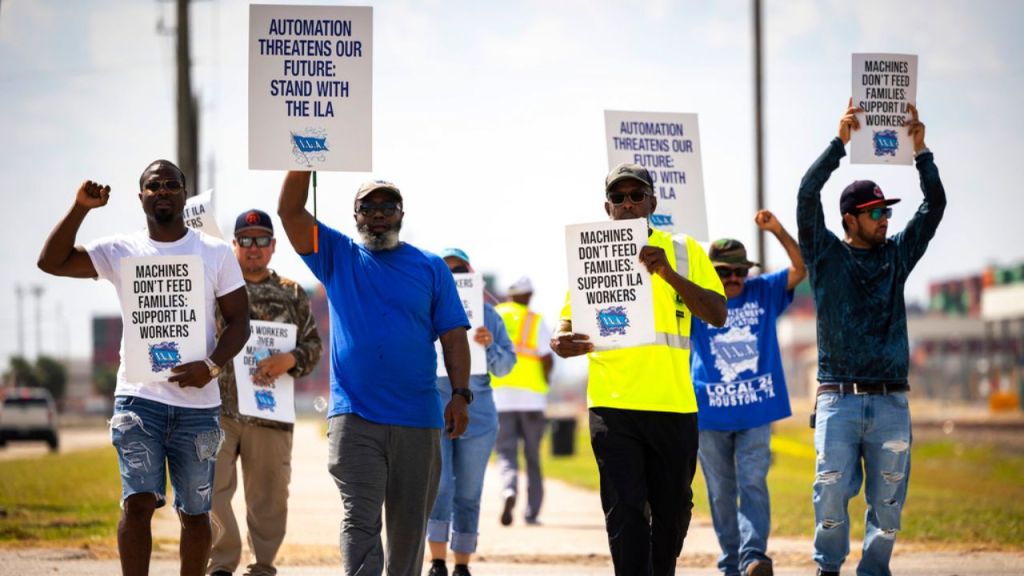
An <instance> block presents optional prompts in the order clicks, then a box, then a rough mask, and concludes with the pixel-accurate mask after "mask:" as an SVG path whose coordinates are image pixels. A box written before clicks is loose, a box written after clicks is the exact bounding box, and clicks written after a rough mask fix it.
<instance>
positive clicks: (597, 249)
mask: <svg viewBox="0 0 1024 576" xmlns="http://www.w3.org/2000/svg"><path fill="white" fill-rule="evenodd" d="M646 244H647V220H646V219H643V218H636V219H631V220H614V221H611V222H597V223H594V224H576V225H572V226H566V227H565V247H566V251H567V255H566V256H567V258H566V259H567V261H568V264H569V266H568V268H569V304H570V305H571V306H572V329H573V332H576V333H578V334H586V335H587V336H589V337H590V342H591V343H592V344H593V345H594V348H596V349H597V350H610V349H613V348H628V347H630V346H642V345H644V344H652V343H653V342H654V293H653V291H652V289H651V274H650V273H649V272H648V271H647V268H646V267H645V266H644V265H643V263H642V262H640V250H641V249H642V248H643V247H644V245H646Z"/></svg>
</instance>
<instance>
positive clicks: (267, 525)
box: [209, 210, 321, 576]
mask: <svg viewBox="0 0 1024 576" xmlns="http://www.w3.org/2000/svg"><path fill="white" fill-rule="evenodd" d="M276 242H277V241H276V240H275V239H274V225H273V222H272V221H271V220H270V216H268V215H267V213H266V212H263V211H260V210H247V211H245V212H243V213H241V214H239V216H238V218H237V220H236V221H235V239H234V241H233V245H234V248H235V256H236V257H237V258H238V263H239V265H241V267H242V275H243V276H244V277H245V288H246V291H247V292H248V293H249V315H250V317H251V318H252V319H253V320H266V321H271V322H282V323H288V324H294V325H295V326H296V327H297V331H296V339H295V349H294V350H292V351H291V352H283V353H278V354H273V355H270V356H269V357H266V358H263V359H261V360H260V361H259V363H258V364H257V365H256V372H255V374H254V375H253V380H254V381H256V382H258V383H270V382H273V381H274V380H275V379H276V378H277V377H278V376H280V375H282V374H284V373H285V372H287V373H288V374H290V375H292V376H294V377H300V376H305V375H307V374H309V373H310V372H311V371H312V370H313V367H314V366H315V365H316V363H317V361H318V360H319V359H320V351H321V344H320V335H319V334H318V333H317V330H316V323H315V322H314V321H313V315H312V313H311V312H310V309H309V298H308V297H307V296H306V292H305V290H303V289H302V287H301V286H299V285H298V284H297V283H296V282H293V281H292V280H289V279H287V278H281V277H280V276H278V275H277V274H276V273H275V272H274V271H273V270H270V269H269V268H267V266H268V265H269V264H270V258H271V256H273V254H274V248H275V245H276ZM219 323H220V318H219V316H218V325H219ZM219 382H220V395H221V419H220V425H221V428H223V429H224V444H223V445H222V447H221V449H220V453H219V454H218V455H217V468H216V471H215V476H214V492H213V552H212V553H211V555H210V567H209V572H210V574H211V575H214V576H217V575H221V576H223V575H225V574H227V575H230V574H231V573H232V572H234V571H235V569H236V568H237V567H238V564H239V562H240V560H241V556H242V540H241V537H240V535H239V530H238V524H237V523H236V522H235V515H234V512H233V511H232V510H231V498H232V497H233V496H234V493H235V487H236V486H237V484H238V481H237V476H236V475H237V466H236V463H237V461H238V459H239V457H241V460H242V475H243V478H242V481H243V482H244V484H245V500H246V508H247V512H248V514H247V516H246V517H247V520H248V522H247V523H248V529H249V546H250V548H251V550H250V551H251V552H252V555H253V556H254V557H255V558H254V560H255V561H254V562H253V563H252V564H250V565H249V566H248V568H247V571H246V574H250V575H253V576H263V575H267V576H273V575H274V574H275V573H276V572H277V569H276V568H275V567H274V558H275V557H276V556H277V551H278V549H279V548H280V547H281V542H282V541H283V540H284V533H285V521H286V519H287V517H288V483H289V481H290V480H291V459H292V428H293V424H291V423H287V422H279V421H276V420H266V419H262V418H256V417H253V416H246V415H242V414H240V413H239V409H238V388H237V385H236V383H235V370H234V366H233V363H231V362H228V363H227V365H225V366H224V371H223V373H222V374H221V376H220V380H219Z"/></svg>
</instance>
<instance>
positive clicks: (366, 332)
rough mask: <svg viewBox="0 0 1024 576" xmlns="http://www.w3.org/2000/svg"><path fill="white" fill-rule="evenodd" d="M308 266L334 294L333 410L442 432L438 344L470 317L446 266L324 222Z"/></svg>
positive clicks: (331, 299) (304, 257)
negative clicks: (366, 242) (370, 246)
mask: <svg viewBox="0 0 1024 576" xmlns="http://www.w3.org/2000/svg"><path fill="white" fill-rule="evenodd" d="M318 225H319V229H320V230H319V231H320V243H319V252H317V253H312V252H311V253H309V254H302V255H301V256H302V260H303V261H304V262H305V263H306V265H307V266H309V269H310V270H312V271H313V274H314V275H316V277H317V279H319V280H320V282H322V283H323V285H324V288H326V290H327V301H328V302H329V303H330V315H331V409H330V411H329V412H328V416H335V415H338V414H357V415H359V416H360V417H362V418H365V419H366V420H369V421H370V422H375V423H377V424H391V425H398V426H411V427H414V428H441V427H443V426H444V417H443V413H442V408H441V399H440V397H439V396H438V394H437V388H436V386H435V382H436V380H437V376H436V362H437V355H436V353H435V352H434V340H436V339H437V338H438V336H440V335H441V334H444V333H445V332H447V331H449V330H452V329H453V328H458V327H460V326H461V327H464V328H467V329H468V328H469V319H468V318H466V312H465V310H464V309H463V307H462V301H461V299H460V298H459V293H458V291H457V290H456V288H455V281H454V280H453V279H452V274H451V272H449V271H448V266H446V265H445V263H444V260H441V258H439V257H438V256H435V255H434V254H431V253H429V252H426V251H423V250H420V249H419V248H415V247H413V246H410V245H409V244H406V243H402V244H400V245H399V247H398V248H396V249H394V250H384V251H379V252H374V251H371V250H367V249H366V248H365V247H363V246H362V245H361V244H357V243H355V242H354V241H353V240H352V239H351V238H349V237H348V236H345V235H344V234H342V233H341V232H339V231H337V230H335V229H333V228H330V227H328V226H324V225H323V224H322V223H319V222H318Z"/></svg>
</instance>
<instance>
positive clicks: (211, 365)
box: [203, 358, 220, 378]
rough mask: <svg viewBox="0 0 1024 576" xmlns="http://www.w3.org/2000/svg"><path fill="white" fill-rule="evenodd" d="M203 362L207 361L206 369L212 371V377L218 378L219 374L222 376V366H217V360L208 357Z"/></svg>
mask: <svg viewBox="0 0 1024 576" xmlns="http://www.w3.org/2000/svg"><path fill="white" fill-rule="evenodd" d="M203 362H205V363H206V369H207V370H209V371H210V378H216V377H217V376H220V366H217V363H216V362H214V361H213V360H210V359H209V358H206V359H205V360H203Z"/></svg>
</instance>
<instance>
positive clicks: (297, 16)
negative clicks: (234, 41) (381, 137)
mask: <svg viewBox="0 0 1024 576" xmlns="http://www.w3.org/2000/svg"><path fill="white" fill-rule="evenodd" d="M372 96H373V9H372V8H370V7H368V6H277V5H268V4H253V5H251V6H249V168H251V169H262V170H335V171H347V172H369V171H370V169H371V148H372V146H371V145H372V141H371V134H372V132H371V122H370V120H371V117H372V107H371V103H372Z"/></svg>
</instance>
